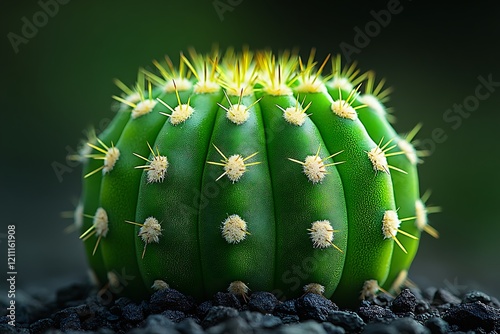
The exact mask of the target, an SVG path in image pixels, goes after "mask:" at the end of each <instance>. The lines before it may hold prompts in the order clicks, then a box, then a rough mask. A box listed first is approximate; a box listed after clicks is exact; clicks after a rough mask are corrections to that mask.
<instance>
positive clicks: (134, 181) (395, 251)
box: [81, 56, 420, 307]
mask: <svg viewBox="0 0 500 334" xmlns="http://www.w3.org/2000/svg"><path fill="white" fill-rule="evenodd" d="M236 59H239V60H240V64H244V63H245V62H244V61H243V60H242V58H237V57H236ZM262 59H264V61H269V60H270V58H269V59H267V58H265V56H264V57H263V58H261V59H260V60H262ZM193 63H194V62H193ZM257 63H259V62H257ZM212 64H213V61H212ZM281 65H282V68H285V69H286V68H287V66H292V65H290V63H286V61H284V63H283V64H281ZM225 66H226V67H227V65H225ZM238 66H239V65H238ZM242 67H244V66H243V65H242ZM235 68H236V66H235ZM235 68H233V70H234V69H235ZM224 70H227V68H225V67H224V66H223V65H221V67H220V68H219V70H218V72H223V71H224ZM238 70H239V68H238ZM218 72H216V71H214V73H218ZM242 73H244V71H243V72H242ZM199 74H200V73H197V74H196V75H195V76H196V78H192V79H191V83H192V84H196V83H199V81H198V80H197V78H198V77H199ZM242 75H243V74H242ZM313 75H314V73H313ZM290 77H291V76H290ZM290 77H288V79H287V78H286V77H283V78H282V80H283V82H285V84H286V86H288V88H287V89H288V90H287V89H284V90H283V91H282V92H281V91H279V90H278V92H276V91H273V89H274V88H273V89H270V88H269V87H271V86H273V84H272V80H274V79H275V78H271V79H269V81H268V82H265V81H257V82H252V83H251V85H252V86H253V87H254V90H252V91H250V93H248V94H247V92H245V93H244V94H243V95H242V96H238V94H237V93H234V92H235V91H238V90H235V89H233V90H231V89H232V88H231V84H233V82H231V80H230V79H228V78H227V77H225V78H223V80H226V81H224V82H223V83H224V84H223V87H224V88H221V89H219V90H215V91H209V92H208V91H207V92H203V91H201V92H199V91H193V85H191V86H190V88H179V89H178V90H177V88H176V90H177V91H176V92H168V93H165V91H164V88H163V87H156V88H154V89H153V90H152V92H151V98H152V100H154V101H156V98H158V99H159V100H161V101H163V103H157V104H156V106H155V107H154V108H153V109H152V110H151V111H150V112H149V113H146V114H144V115H142V116H139V117H137V118H134V117H130V112H129V111H130V110H131V109H133V108H132V107H131V108H128V111H121V112H120V113H119V115H118V116H117V117H116V118H115V119H114V120H113V122H112V123H111V125H110V127H109V128H108V130H106V131H105V132H103V133H102V134H101V135H100V136H99V138H100V140H102V142H104V143H105V144H106V145H111V143H113V145H114V146H115V147H116V148H117V149H118V150H119V152H120V157H119V159H118V160H117V161H116V163H115V165H114V167H113V168H112V170H110V171H108V172H106V173H104V172H103V173H94V174H92V175H91V176H88V177H87V178H85V179H84V191H83V197H82V204H83V207H84V213H85V214H86V215H88V216H91V215H93V214H94V213H95V212H96V210H97V208H104V209H105V210H106V213H107V215H108V220H109V221H108V226H109V232H108V233H107V235H106V236H105V237H102V238H100V241H99V244H98V247H97V251H96V253H95V254H94V255H92V251H93V249H94V247H95V242H91V241H90V240H96V239H94V238H89V239H90V240H89V241H87V242H86V252H87V254H88V257H89V259H90V265H91V267H92V268H93V270H94V271H95V274H96V276H97V277H98V279H99V281H100V283H101V284H102V285H104V284H105V283H106V280H107V279H109V274H108V273H109V272H113V271H114V272H118V273H120V272H122V271H123V270H125V272H126V273H127V275H129V276H132V277H134V278H133V279H131V280H129V281H127V282H126V284H125V286H124V287H123V288H124V289H123V291H122V294H123V295H126V296H129V297H131V298H134V299H138V300H139V299H142V298H147V296H148V295H150V294H151V293H152V292H153V289H152V287H153V285H154V284H155V282H156V281H157V280H162V281H164V282H166V283H168V284H169V285H170V286H171V287H173V288H176V289H178V290H180V291H182V292H185V293H187V294H190V295H192V296H194V297H195V298H198V299H206V298H210V297H211V296H212V295H213V294H214V293H215V292H218V291H224V290H225V289H227V288H228V286H229V284H230V283H232V282H235V281H242V282H244V283H245V284H246V285H247V286H248V287H249V288H250V289H251V291H259V290H265V291H273V292H274V293H276V295H278V296H279V297H280V298H295V297H298V296H300V295H302V294H303V293H304V290H303V288H304V287H305V286H307V284H310V283H314V284H319V285H321V286H322V287H324V291H322V292H321V293H322V294H323V295H324V296H325V297H327V298H331V299H332V300H333V301H334V302H336V303H337V304H339V305H343V306H351V307H355V303H356V300H358V297H359V296H360V291H361V290H362V289H363V285H364V283H365V282H366V281H368V280H376V281H377V282H378V284H379V285H380V286H383V287H386V288H393V284H394V282H395V280H396V278H397V276H398V275H399V273H400V272H401V271H404V270H408V268H409V266H410V264H411V261H412V260H413V257H414V256H415V253H416V250H417V248H418V240H414V239H411V238H409V237H406V236H404V235H400V234H398V235H397V238H398V240H399V241H400V242H401V244H402V245H403V246H404V247H405V249H406V250H407V253H405V252H403V251H402V250H401V249H400V248H399V247H398V246H396V245H395V242H394V240H393V238H391V237H388V236H387V235H384V233H383V228H384V226H385V225H384V217H385V213H386V212H388V211H394V212H396V211H397V215H398V216H399V217H401V218H406V217H413V216H415V201H416V200H417V199H418V198H419V193H418V177H417V170H416V166H415V165H414V164H412V163H411V162H410V161H409V160H408V158H407V157H406V156H405V155H404V154H400V155H393V156H388V157H387V161H388V162H389V165H392V166H395V167H398V168H400V169H403V170H405V171H406V172H407V173H408V174H403V173H400V172H397V171H391V172H390V173H386V172H383V171H380V170H375V165H374V164H373V163H372V162H371V161H370V158H369V156H368V152H370V151H371V150H373V149H375V148H376V147H377V145H380V144H379V143H380V140H381V139H382V138H384V140H383V143H382V145H383V144H384V143H386V142H387V141H388V140H391V139H392V142H391V144H390V145H394V144H397V143H398V141H399V140H401V138H400V137H399V136H398V135H397V133H396V132H395V131H394V129H393V128H392V127H391V125H390V124H389V123H388V122H387V120H386V119H385V118H384V117H381V115H380V114H379V113H377V111H375V110H372V109H371V108H370V107H366V106H365V107H362V106H361V100H360V96H358V95H357V93H354V94H352V95H351V96H352V102H351V104H352V106H353V107H355V108H357V110H356V111H357V115H358V116H359V118H357V119H349V118H344V117H341V116H339V115H337V114H335V113H334V112H333V111H332V103H334V101H336V100H338V99H339V90H338V89H333V88H332V87H330V86H329V85H328V84H326V82H322V81H321V80H319V81H320V84H319V89H318V90H313V91H307V90H306V91H303V89H302V88H301V80H300V79H299V80H292V79H290ZM153 79H154V78H152V79H151V80H152V81H155V80H156V79H154V80H153ZM280 80H281V79H280ZM287 80H289V82H287ZM156 81H158V80H156ZM239 83H241V82H238V84H239ZM273 87H274V86H273ZM223 91H226V93H227V94H228V95H227V96H226V95H224V94H223ZM141 93H142V94H143V95H144V96H146V99H147V98H148V90H147V89H146V90H145V92H141ZM350 93H351V92H350V91H341V92H340V94H342V98H343V99H346V98H347V96H349V95H350ZM299 97H300V99H299ZM228 99H229V101H230V102H229V101H228ZM187 103H189V106H190V107H192V108H193V110H194V112H193V114H192V115H191V116H190V117H189V118H187V119H186V120H185V121H182V122H180V123H179V124H172V122H171V119H172V117H167V116H165V113H166V114H171V113H172V111H171V110H169V108H167V107H166V106H165V104H166V105H168V106H170V107H171V108H175V107H176V106H178V105H181V104H187ZM239 103H240V104H243V105H245V106H251V107H250V108H249V118H248V119H247V120H246V121H245V122H242V124H235V123H233V122H231V121H230V120H229V119H228V117H227V109H229V108H230V107H231V106H232V105H236V104H239ZM297 104H299V106H298V108H300V107H301V108H305V109H307V111H306V113H307V115H308V116H307V117H305V120H304V123H303V124H301V125H297V124H292V123H290V122H288V121H287V120H286V119H285V117H284V113H283V112H284V110H285V109H286V108H288V107H296V106H297ZM309 104H310V105H309ZM306 106H307V107H306ZM358 107H359V108H358ZM160 112H161V113H163V114H161V113H160ZM148 144H149V146H148ZM150 147H151V148H150ZM394 150H398V149H397V148H395V149H394ZM151 151H152V152H151ZM391 152H392V151H391ZM221 153H222V154H224V157H223V156H222V155H221ZM234 154H239V155H241V157H242V158H244V159H245V158H247V157H248V159H245V160H244V162H245V164H246V165H247V166H246V169H245V171H244V172H243V174H242V175H241V178H239V179H237V180H231V179H229V177H228V176H229V175H222V174H223V173H224V167H223V166H221V165H220V164H217V163H220V162H221V161H223V160H224V158H229V157H230V156H232V155H234ZM254 154H255V155H254ZM315 154H317V155H318V157H319V158H321V159H323V160H322V162H323V163H324V164H325V165H327V167H326V171H327V174H325V175H324V176H325V177H324V179H322V180H321V182H318V183H314V182H312V181H311V180H310V179H309V178H308V175H306V173H305V171H304V166H303V164H299V163H298V162H302V161H304V160H305V159H306V157H308V156H314V155H315ZM158 155H162V156H163V155H164V156H166V157H167V159H168V168H167V170H166V175H165V178H164V179H163V180H162V181H161V182H148V178H147V168H143V167H144V165H145V164H148V161H144V159H145V160H149V162H151V161H152V160H153V159H154V158H155V156H158ZM141 157H143V159H141ZM100 164H102V160H88V162H87V164H86V166H85V168H84V174H88V173H90V172H91V171H93V170H95V169H96V168H98V167H99V165H100ZM141 166H142V167H141ZM138 167H139V168H138ZM221 175H222V176H221ZM233 214H237V215H239V216H240V217H241V218H242V219H243V220H244V221H245V222H246V228H247V229H248V231H247V232H248V233H245V234H244V238H243V239H241V240H237V241H236V242H234V243H231V242H229V241H228V240H226V239H225V238H224V236H223V234H222V227H223V226H222V224H223V221H224V220H225V219H227V218H228V217H229V216H230V215H233ZM149 217H154V218H156V219H157V221H158V222H159V223H160V225H161V234H159V235H158V242H157V243H156V242H151V243H147V244H145V241H144V240H143V239H141V237H140V235H141V233H142V232H143V230H144V229H143V228H144V223H145V221H146V219H148V218H149ZM91 220H92V219H90V218H85V219H84V224H83V226H82V228H81V230H82V233H84V232H86V231H88V230H89V229H92V228H93V227H95V226H93V225H92V221H91ZM322 220H328V222H329V223H330V224H331V230H334V231H333V234H332V235H333V237H332V239H331V240H330V241H328V242H329V243H326V244H325V245H324V247H325V248H322V247H318V245H314V243H313V240H312V235H313V232H312V231H311V226H312V223H313V222H316V221H322ZM399 229H400V230H403V231H405V232H408V233H409V234H411V235H414V236H419V235H420V231H419V229H418V228H417V227H416V224H415V222H414V220H408V221H404V222H402V224H401V225H400V226H399ZM331 230H330V232H331ZM396 288H397V287H396Z"/></svg>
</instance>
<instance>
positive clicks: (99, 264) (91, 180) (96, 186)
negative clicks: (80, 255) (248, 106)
mask: <svg viewBox="0 0 500 334" xmlns="http://www.w3.org/2000/svg"><path fill="white" fill-rule="evenodd" d="M129 119H130V110H120V111H118V112H117V114H116V116H115V117H114V118H113V119H112V120H111V122H110V124H109V125H108V127H107V128H106V129H105V130H104V131H103V132H102V133H101V134H100V135H99V137H100V139H101V140H102V141H103V142H104V143H105V144H106V145H109V146H111V143H115V142H117V141H118V138H119V137H120V134H121V133H122V131H123V128H124V127H125V125H126V124H127V122H128V121H129ZM90 141H91V142H92V143H94V144H97V142H96V140H95V138H90ZM100 166H102V161H100V160H97V159H85V160H84V165H83V175H87V174H88V173H91V172H92V171H94V170H96V169H97V168H99V167H100ZM92 176H93V177H88V178H85V179H84V181H83V185H82V196H81V199H80V201H81V205H83V207H84V208H85V212H87V213H88V215H87V216H86V217H85V216H84V217H82V222H83V224H82V226H81V231H82V232H85V231H87V230H88V229H89V228H91V227H92V223H93V222H92V218H91V217H90V215H93V214H94V213H95V212H96V210H97V208H98V207H99V204H100V203H99V202H100V197H101V196H100V193H101V182H102V174H99V173H97V174H95V175H92ZM84 245H85V252H86V254H87V258H88V259H89V265H90V267H91V268H93V269H94V273H95V274H96V277H94V279H96V280H97V283H98V284H103V283H104V282H107V280H108V277H107V271H106V267H105V265H104V260H103V258H102V255H101V250H100V248H96V251H95V253H94V248H95V247H96V246H95V243H92V242H85V243H84Z"/></svg>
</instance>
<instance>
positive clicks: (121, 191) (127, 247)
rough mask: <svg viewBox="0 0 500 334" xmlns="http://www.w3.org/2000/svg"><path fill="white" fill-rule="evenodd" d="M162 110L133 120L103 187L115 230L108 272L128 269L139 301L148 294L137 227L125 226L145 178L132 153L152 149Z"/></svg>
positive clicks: (108, 244)
mask: <svg viewBox="0 0 500 334" xmlns="http://www.w3.org/2000/svg"><path fill="white" fill-rule="evenodd" d="M189 94H190V92H182V94H181V98H184V100H186V101H187V95H189ZM183 95H184V96H186V97H184V96H183ZM160 98H161V99H162V100H164V101H165V102H167V103H174V102H175V101H176V97H175V94H165V95H164V96H160ZM160 111H162V112H166V111H167V110H166V108H165V107H163V106H162V105H160V104H157V105H156V107H155V109H153V111H152V112H150V113H149V114H147V115H144V116H141V117H138V118H136V119H132V118H131V121H129V122H128V123H127V125H126V126H125V128H124V129H123V132H122V134H121V136H120V139H119V140H118V142H117V143H116V147H117V148H119V150H120V158H119V160H118V162H119V163H118V162H117V163H116V165H115V167H114V169H113V172H114V173H107V174H105V175H104V176H103V179H102V185H101V203H100V206H101V207H103V208H105V209H106V211H107V214H108V218H109V230H110V231H113V233H109V234H108V236H107V237H106V238H102V241H101V243H102V245H101V246H100V247H101V254H102V256H103V259H104V263H105V265H106V268H107V270H108V271H112V272H118V273H121V272H122V271H123V270H124V268H126V269H125V272H126V273H127V275H129V276H133V277H134V279H131V280H129V281H128V282H127V284H128V285H129V286H130V287H128V286H127V287H126V288H127V290H129V291H130V293H131V297H132V298H140V297H141V296H144V295H145V294H147V293H148V289H147V288H146V286H145V285H144V282H143V281H142V279H141V273H140V270H139V265H138V262H137V260H136V249H135V240H134V239H131V238H130V237H129V236H130V235H135V227H134V226H132V225H130V224H126V223H125V224H124V222H125V221H127V220H131V218H134V217H135V214H136V206H137V198H138V192H139V182H140V180H141V176H142V171H141V170H139V169H136V168H135V167H136V166H139V165H141V159H140V158H138V157H136V156H135V155H134V154H133V153H136V154H140V155H142V156H147V155H148V154H149V148H148V147H147V145H145V144H146V143H147V142H154V140H155V138H156V136H157V134H158V132H159V130H160V128H161V127H162V126H163V124H164V123H165V119H166V117H165V116H164V115H162V114H160V113H159V112H160ZM147 116H148V117H147ZM146 129H147V131H145V130H146Z"/></svg>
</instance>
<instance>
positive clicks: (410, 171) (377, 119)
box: [328, 87, 421, 291]
mask: <svg viewBox="0 0 500 334" xmlns="http://www.w3.org/2000/svg"><path fill="white" fill-rule="evenodd" d="M328 92H329V94H330V95H331V96H333V97H334V98H338V96H339V92H338V89H333V88H331V87H328ZM341 94H342V96H347V95H348V94H349V91H345V90H342V91H341ZM362 98H363V95H361V97H358V98H357V99H356V100H355V101H354V102H353V104H352V105H353V106H361V105H363V103H362V101H360V99H362ZM379 103H380V102H379ZM382 108H383V106H382ZM358 116H359V119H360V120H361V122H362V123H363V125H364V127H365V129H366V131H367V132H368V134H369V135H370V137H371V138H372V139H373V140H374V141H375V142H380V141H383V142H382V145H383V144H385V143H387V142H388V141H389V140H391V142H390V144H389V147H390V146H393V145H396V147H395V148H394V149H392V150H390V151H388V152H387V153H389V154H390V153H391V152H398V151H400V148H399V144H400V142H401V141H403V140H404V139H402V138H401V137H400V136H399V135H398V134H397V133H396V131H395V130H394V128H393V127H392V125H391V124H390V122H389V121H388V119H387V118H386V117H381V115H380V113H379V112H378V111H377V110H375V109H374V108H373V107H370V106H365V107H362V108H360V109H358ZM400 152H401V151H400ZM387 161H388V164H389V165H390V166H394V167H396V168H398V169H400V170H403V171H404V172H406V173H401V172H398V171H393V172H391V174H390V176H391V180H392V185H393V188H394V199H395V205H396V208H397V210H398V216H399V217H400V218H411V217H415V216H416V206H415V204H416V202H417V200H419V198H420V194H419V185H418V171H417V166H416V163H412V162H411V161H410V159H409V158H408V156H407V155H406V154H397V155H390V156H388V157H387ZM400 229H401V230H403V231H405V232H407V233H409V234H411V235H412V236H414V237H416V238H419V237H420V235H421V231H420V229H419V228H418V226H417V225H416V222H415V219H410V220H407V221H403V222H402V223H401V225H400ZM398 240H399V241H400V242H401V244H402V245H403V247H404V248H405V251H403V250H402V249H401V248H400V247H394V250H393V253H392V259H391V265H390V271H389V274H388V277H387V279H386V284H385V285H383V288H384V289H385V290H388V291H395V290H397V289H398V287H394V286H393V283H394V282H396V279H397V278H398V275H400V273H403V274H404V273H405V272H407V271H408V270H409V268H410V265H411V263H412V261H413V258H414V257H415V255H416V253H417V250H418V245H419V241H418V239H414V238H410V237H407V236H398ZM396 283H397V282H396Z"/></svg>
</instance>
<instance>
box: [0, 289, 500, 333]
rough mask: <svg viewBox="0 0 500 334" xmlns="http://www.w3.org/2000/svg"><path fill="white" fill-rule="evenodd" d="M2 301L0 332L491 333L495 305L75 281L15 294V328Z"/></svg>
mask: <svg viewBox="0 0 500 334" xmlns="http://www.w3.org/2000/svg"><path fill="white" fill-rule="evenodd" d="M6 310H7V306H6V305H2V311H0V312H1V313H0V314H1V315H2V316H0V333H33V334H38V333H61V332H63V333H79V332H85V333H89V332H90V333H103V334H108V333H110V334H111V333H131V334H139V333H153V334H154V333H184V334H187V333H200V334H201V333H212V334H218V333H284V334H285V333H290V334H292V333H316V334H326V333H328V334H329V333H467V332H469V333H472V332H474V333H495V332H497V331H499V332H500V303H499V301H498V300H497V299H496V298H494V297H491V296H488V295H486V294H484V293H482V292H479V291H470V292H467V293H463V294H461V295H457V294H453V293H451V292H450V291H448V290H445V289H437V288H427V289H425V290H423V291H421V290H419V289H418V288H415V287H412V288H405V289H403V290H402V291H401V292H400V293H399V295H397V296H390V295H388V294H385V293H381V294H379V295H378V296H377V297H375V298H374V299H372V300H365V301H360V302H359V307H358V308H356V309H354V310H345V309H339V307H337V305H335V303H333V302H331V301H330V300H327V299H325V298H323V297H322V296H320V295H316V294H312V293H308V294H305V295H303V296H302V297H300V298H297V299H294V300H287V301H284V302H282V301H278V300H277V299H276V298H275V297H274V295H272V294H271V293H268V292H258V291H256V292H253V293H251V294H250V295H249V297H248V299H246V300H243V299H241V298H238V297H236V296H235V295H232V294H230V293H228V292H219V293H217V294H215V295H214V296H213V298H212V299H211V300H207V301H204V302H202V303H199V304H197V303H195V302H194V300H193V299H192V298H190V297H189V296H185V295H183V294H182V293H180V292H178V291H176V290H174V289H165V290H161V291H158V292H156V293H155V294H153V295H152V296H151V298H150V300H146V301H143V302H141V303H137V302H133V301H131V300H129V299H127V298H123V297H121V298H113V297H111V298H107V299H103V298H98V294H97V291H96V290H95V289H94V288H93V287H91V286H90V285H88V284H85V283H81V284H80V283H78V284H73V285H71V286H68V287H65V288H63V289H60V290H59V291H57V293H56V294H55V296H54V297H53V298H47V296H26V295H24V296H21V297H19V298H18V300H16V322H15V326H12V325H11V324H9V321H10V319H9V318H8V317H7V313H6Z"/></svg>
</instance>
